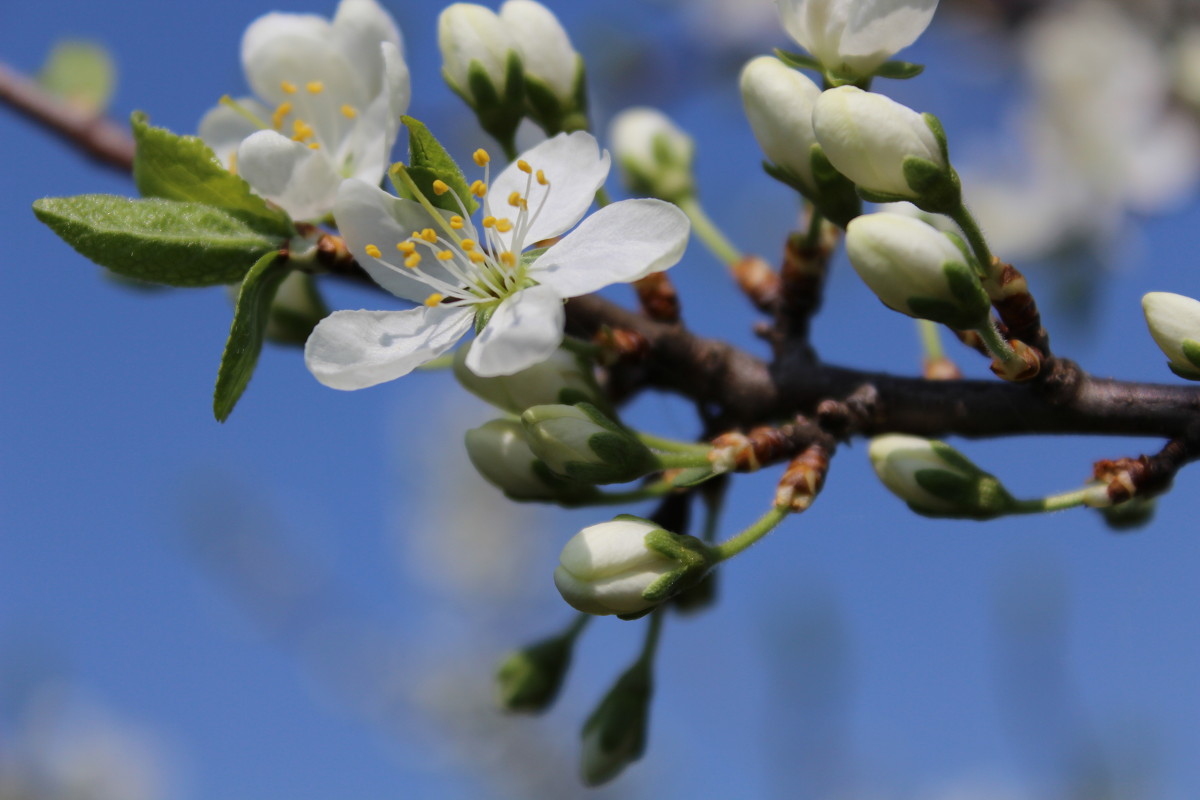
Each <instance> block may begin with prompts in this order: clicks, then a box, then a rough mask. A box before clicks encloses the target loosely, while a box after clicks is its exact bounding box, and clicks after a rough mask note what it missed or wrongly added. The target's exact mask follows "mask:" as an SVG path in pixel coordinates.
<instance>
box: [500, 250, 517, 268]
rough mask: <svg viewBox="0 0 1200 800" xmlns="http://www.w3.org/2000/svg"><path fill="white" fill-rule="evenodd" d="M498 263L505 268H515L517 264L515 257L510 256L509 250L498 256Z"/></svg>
mask: <svg viewBox="0 0 1200 800" xmlns="http://www.w3.org/2000/svg"><path fill="white" fill-rule="evenodd" d="M500 263H501V264H503V265H504V266H506V267H515V266H516V264H517V257H516V256H514V255H513V254H512V251H511V250H505V251H504V252H503V253H501V254H500Z"/></svg>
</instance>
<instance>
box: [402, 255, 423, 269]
mask: <svg viewBox="0 0 1200 800" xmlns="http://www.w3.org/2000/svg"><path fill="white" fill-rule="evenodd" d="M420 263H421V254H420V253H413V254H412V255H410V256H409V257H408V258H406V259H404V266H406V267H408V268H409V269H416V268H417V265H418V264H420Z"/></svg>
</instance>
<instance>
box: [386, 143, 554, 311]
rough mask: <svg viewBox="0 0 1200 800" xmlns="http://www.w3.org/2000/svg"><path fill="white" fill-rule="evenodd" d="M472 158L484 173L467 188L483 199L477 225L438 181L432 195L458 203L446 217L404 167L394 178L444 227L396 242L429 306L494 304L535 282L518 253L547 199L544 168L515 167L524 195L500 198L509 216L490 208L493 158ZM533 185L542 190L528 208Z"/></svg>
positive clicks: (481, 152) (519, 164)
mask: <svg viewBox="0 0 1200 800" xmlns="http://www.w3.org/2000/svg"><path fill="white" fill-rule="evenodd" d="M472 159H473V160H474V162H475V163H476V165H478V166H480V167H483V170H484V173H483V179H482V180H476V181H475V182H474V183H472V184H471V186H470V192H471V194H472V195H474V196H475V197H477V198H479V199H480V200H482V201H483V202H482V204H481V205H482V207H481V211H482V214H483V216H482V219H481V220H480V222H479V227H476V225H475V223H474V222H472V220H471V214H470V213H469V212H468V211H467V209H466V206H465V205H464V204H463V201H462V198H460V197H459V196H458V195H457V194H456V193H455V192H453V191H452V190H451V188H450V186H449V185H448V184H446V183H445V182H443V181H441V180H436V181H434V182H433V193H434V194H435V195H437V196H439V197H440V196H443V195H445V194H446V193H450V195H451V196H452V197H453V198H454V201H455V203H456V204H457V205H458V209H459V212H460V213H458V214H454V215H452V216H450V217H449V218H446V217H445V216H444V215H443V214H442V213H441V212H440V211H439V210H438V209H437V208H435V207H434V205H433V203H431V202H430V200H429V199H428V198H427V197H426V196H425V195H424V194H423V193H422V192H421V190H420V189H419V188H418V187H417V185H416V184H415V183H414V182H413V181H412V178H411V176H409V175H408V173H407V171H406V170H404V169H403V168H402V167H401V168H400V169H399V170H398V176H399V178H400V179H401V180H402V181H403V182H404V184H405V186H406V188H408V189H409V191H411V192H412V194H413V195H414V197H416V199H417V201H418V202H419V203H421V205H422V206H424V207H425V209H426V210H427V211H429V213H430V214H431V215H432V216H433V219H434V221H435V223H436V224H437V225H439V227H441V228H442V231H441V232H440V233H439V232H438V231H437V230H435V229H434V228H425V229H423V230H420V231H414V232H413V233H412V235H410V236H409V237H408V238H407V239H405V240H403V241H401V242H396V243H395V251H396V252H397V253H398V254H399V258H400V260H401V263H402V264H403V265H404V266H403V271H404V272H405V273H407V274H408V275H411V276H412V277H415V278H417V279H418V280H420V281H421V282H422V283H424V284H426V285H427V286H429V287H430V288H431V289H433V290H434V291H433V294H430V295H429V297H427V298H426V300H425V304H426V305H427V306H435V305H438V304H439V303H442V302H448V303H452V304H454V303H457V304H471V305H479V304H493V303H495V302H497V301H499V300H503V299H505V298H507V297H511V296H512V295H513V294H515V293H516V292H519V291H521V290H522V289H526V288H528V287H529V286H532V285H533V283H534V281H533V280H532V279H530V278H529V277H528V275H527V274H526V266H527V265H526V263H525V262H524V261H522V258H521V253H522V251H523V250H524V249H525V239H526V237H527V235H528V234H529V232H530V230H531V229H532V226H533V224H534V222H535V221H536V220H537V218H538V215H539V214H540V213H541V211H542V209H543V208H545V205H546V201H547V198H549V196H550V181H549V179H548V178H547V177H546V174H545V172H544V171H543V170H540V169H534V167H533V166H531V165H530V164H529V163H528V162H526V161H524V160H519V161H517V169H518V170H520V171H521V172H523V173H525V175H526V176H527V177H526V180H525V189H524V192H520V191H513V192H510V193H509V195H508V196H507V197H506V198H504V202H505V204H506V205H507V206H508V207H509V208H511V209H513V211H512V212H510V213H511V214H512V216H499V215H498V213H497V211H496V210H493V208H492V198H491V194H492V192H491V191H490V187H489V182H490V167H489V164H490V162H491V156H489V155H488V153H487V151H485V150H482V149H480V150H476V151H475V153H474V155H473V156H472ZM535 187H537V188H539V189H541V192H540V194H541V196H540V197H539V198H538V200H537V203H536V206H535V207H534V208H533V209H532V210H531V209H530V194H531V192H532V191H534V190H535ZM364 249H365V250H366V252H367V255H369V256H371V257H372V258H377V259H379V260H380V261H382V262H383V263H384V264H386V265H387V266H388V267H390V268H392V269H394V270H396V271H398V272H399V271H401V268H400V267H398V266H397V265H396V264H394V263H392V262H391V260H390V259H391V258H396V257H395V256H391V257H390V258H385V257H384V254H383V250H382V249H381V248H380V247H379V246H377V245H375V244H368V245H367V246H366V247H365V248H364ZM427 259H428V261H433V262H436V267H435V269H433V270H426V269H425V268H424V266H423V264H424V263H428V261H427Z"/></svg>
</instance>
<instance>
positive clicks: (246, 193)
mask: <svg viewBox="0 0 1200 800" xmlns="http://www.w3.org/2000/svg"><path fill="white" fill-rule="evenodd" d="M130 124H131V125H132V127H133V138H134V141H136V142H137V154H136V155H135V156H134V159H133V180H134V183H136V184H137V188H138V191H139V192H141V193H142V196H143V197H162V198H165V199H167V200H184V201H188V202H194V203H203V204H204V205H208V206H216V207H217V208H220V209H224V210H225V211H227V212H229V213H230V214H232V215H233V216H235V217H237V218H238V219H241V220H242V221H244V222H245V223H246V224H247V225H249V226H251V227H252V228H254V229H255V230H258V231H261V232H262V233H265V234H270V235H272V236H278V237H280V238H284V239H286V238H289V237H291V236H292V235H293V234H294V233H295V228H293V226H292V221H291V219H289V218H288V215H287V214H286V213H285V212H284V211H283V210H282V209H279V208H272V207H270V206H268V205H267V201H265V200H263V199H262V198H261V197H259V196H258V195H256V194H254V192H253V191H252V190H251V189H250V184H248V183H246V181H245V180H243V179H242V178H239V177H238V176H237V175H234V174H233V173H232V172H230V171H229V170H227V169H225V167H224V166H223V165H222V164H221V162H220V161H218V160H217V157H216V155H214V154H213V151H212V150H211V149H210V148H209V147H208V145H206V144H205V143H204V142H203V141H202V140H201V139H199V138H198V137H196V136H177V135H176V134H174V133H171V132H170V131H169V130H167V129H166V128H156V127H154V126H152V125H150V123H149V121H148V119H147V117H146V115H145V114H143V113H142V112H140V111H135V112H134V113H133V116H132V117H131V118H130Z"/></svg>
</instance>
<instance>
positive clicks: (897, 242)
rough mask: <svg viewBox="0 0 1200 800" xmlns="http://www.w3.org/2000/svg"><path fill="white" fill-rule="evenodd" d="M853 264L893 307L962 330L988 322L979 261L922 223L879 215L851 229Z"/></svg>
mask: <svg viewBox="0 0 1200 800" xmlns="http://www.w3.org/2000/svg"><path fill="white" fill-rule="evenodd" d="M846 253H847V254H848V255H849V256H850V264H851V265H852V266H853V267H854V271H855V272H857V273H858V275H859V277H860V278H862V279H863V282H864V283H866V284H867V286H869V287H870V288H871V291H873V292H874V293H875V295H876V296H877V297H878V298H879V299H880V300H882V301H883V304H884V305H886V306H887V307H888V308H891V309H894V310H896V311H899V312H900V313H901V314H907V315H908V316H910V317H917V318H920V319H930V320H933V321H934V322H940V323H942V324H944V325H949V326H950V327H952V328H955V329H958V330H970V329H974V328H977V327H979V326H980V325H982V324H985V323H986V322H987V317H988V310H989V308H990V303H989V301H988V296H987V293H986V292H984V290H983V287H982V286H981V285H980V283H979V277H978V275H976V272H975V269H974V267H973V261H972V259H970V258H969V257H968V255H967V254H966V253H965V252H964V251H963V249H960V247H959V246H958V245H957V244H955V243H954V241H953V240H951V239H950V236H949V235H947V234H945V233H942V232H941V231H938V230H937V229H936V228H934V227H932V226H930V225H927V224H926V223H924V222H922V221H921V220H919V219H914V218H913V217H908V216H904V215H902V214H890V213H878V214H866V215H863V216H861V217H855V218H854V219H853V220H851V221H850V224H849V225H848V226H847V227H846Z"/></svg>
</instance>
